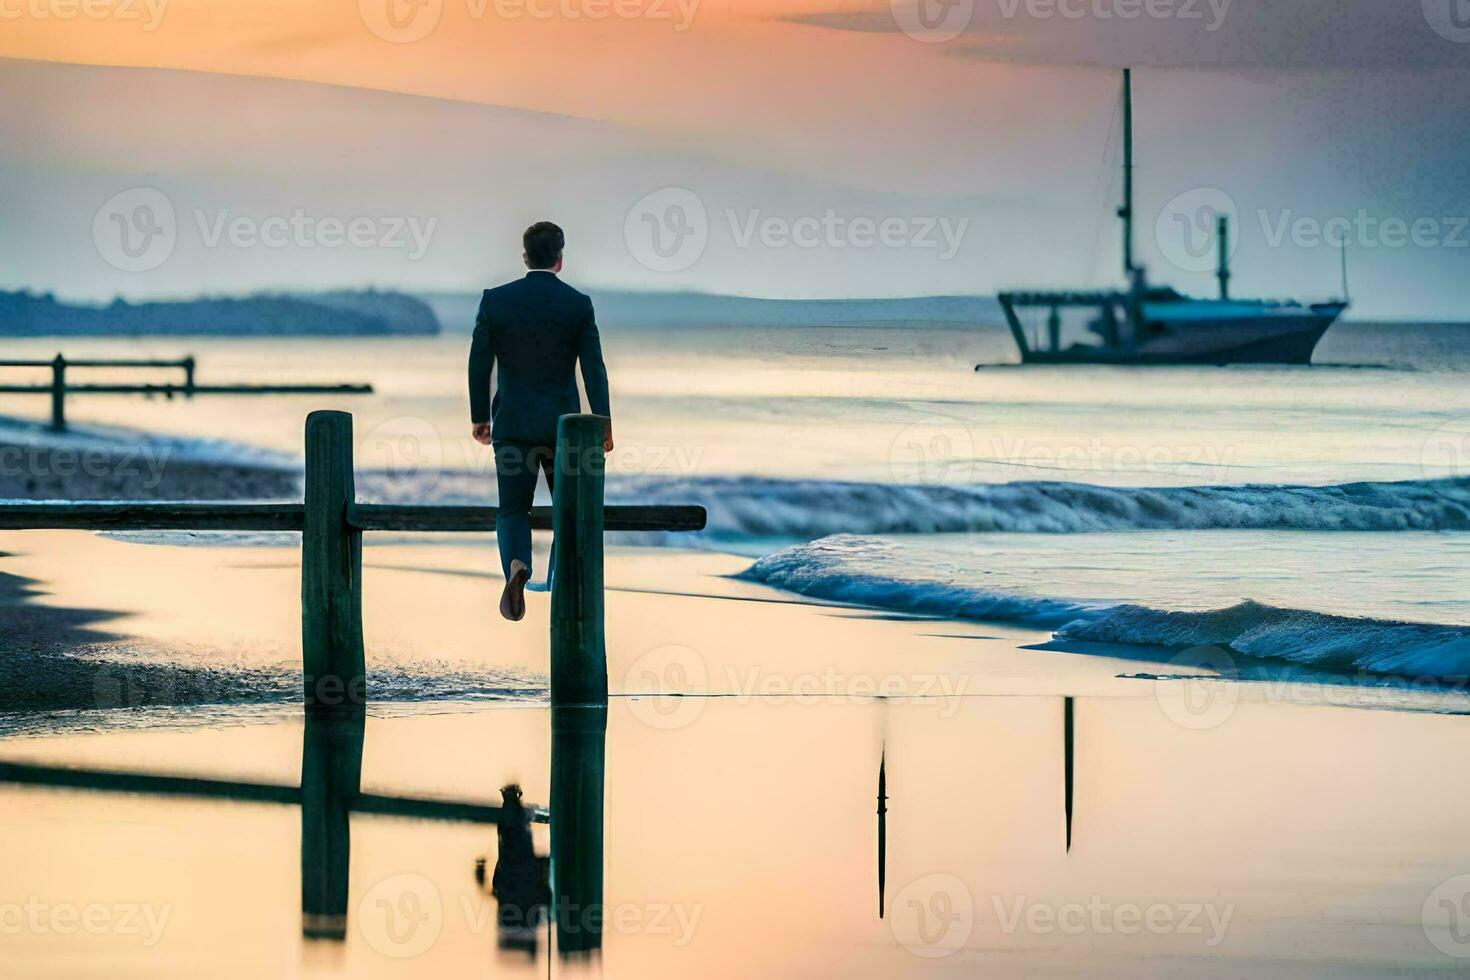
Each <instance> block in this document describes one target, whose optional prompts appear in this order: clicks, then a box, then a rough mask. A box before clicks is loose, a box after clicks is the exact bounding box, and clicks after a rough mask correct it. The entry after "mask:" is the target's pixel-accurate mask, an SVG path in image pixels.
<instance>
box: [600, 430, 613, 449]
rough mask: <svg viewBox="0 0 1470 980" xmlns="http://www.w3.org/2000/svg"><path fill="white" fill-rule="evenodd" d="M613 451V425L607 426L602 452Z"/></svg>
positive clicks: (603, 437)
mask: <svg viewBox="0 0 1470 980" xmlns="http://www.w3.org/2000/svg"><path fill="white" fill-rule="evenodd" d="M612 451H613V438H612V426H608V427H607V432H606V433H604V434H603V436H602V453H603V455H604V456H605V455H607V454H608V453H610V452H612Z"/></svg>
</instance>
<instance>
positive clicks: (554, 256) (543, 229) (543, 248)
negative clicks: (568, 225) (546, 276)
mask: <svg viewBox="0 0 1470 980" xmlns="http://www.w3.org/2000/svg"><path fill="white" fill-rule="evenodd" d="M521 242H522V243H523V244H524V245H525V247H526V265H527V266H529V267H530V268H532V269H550V268H551V267H552V266H554V265H556V264H557V263H558V262H560V261H561V250H562V249H564V248H566V244H567V236H565V235H563V234H562V231H561V229H560V228H558V227H557V226H556V225H554V224H552V223H551V222H550V221H538V222H536V223H535V224H534V225H532V226H531V227H529V228H527V229H526V233H525V234H524V235H522V236H521Z"/></svg>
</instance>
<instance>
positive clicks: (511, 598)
mask: <svg viewBox="0 0 1470 980" xmlns="http://www.w3.org/2000/svg"><path fill="white" fill-rule="evenodd" d="M529 581H531V570H530V569H529V568H527V567H526V563H525V562H523V561H521V560H520V559H519V558H516V559H514V560H512V561H511V563H510V578H508V579H506V581H505V591H504V592H502V593H500V615H502V616H504V617H505V618H506V619H508V620H510V621H511V622H512V623H519V622H520V621H521V620H523V619H525V618H526V583H527V582H529Z"/></svg>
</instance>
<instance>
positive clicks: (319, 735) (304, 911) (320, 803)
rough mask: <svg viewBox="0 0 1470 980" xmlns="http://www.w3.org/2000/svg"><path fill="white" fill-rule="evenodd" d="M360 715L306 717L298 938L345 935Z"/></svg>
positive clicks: (359, 763)
mask: <svg viewBox="0 0 1470 980" xmlns="http://www.w3.org/2000/svg"><path fill="white" fill-rule="evenodd" d="M363 724H364V718H363V715H362V713H361V712H356V713H348V714H345V715H341V714H336V715H334V714H318V713H315V712H310V711H308V712H307V715H306V735H305V738H304V739H303V740H302V750H301V933H302V935H303V936H305V937H306V938H308V939H335V940H341V939H344V938H346V936H347V878H348V867H349V864H350V860H351V854H352V832H351V828H350V825H349V822H350V820H351V813H352V807H353V804H354V803H355V802H356V800H357V795H358V791H359V788H360V783H361V780H362V740H363Z"/></svg>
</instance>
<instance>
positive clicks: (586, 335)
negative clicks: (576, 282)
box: [577, 299, 613, 452]
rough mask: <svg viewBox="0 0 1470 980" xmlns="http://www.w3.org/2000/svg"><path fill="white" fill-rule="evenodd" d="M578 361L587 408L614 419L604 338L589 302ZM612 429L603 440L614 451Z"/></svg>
mask: <svg viewBox="0 0 1470 980" xmlns="http://www.w3.org/2000/svg"><path fill="white" fill-rule="evenodd" d="M577 360H579V361H580V362H581V364H582V384H583V385H584V386H585V387H586V389H587V407H588V408H589V409H590V410H591V412H592V414H593V415H602V416H606V417H607V418H612V404H611V402H610V401H609V398H608V393H607V365H605V364H603V362H602V338H601V337H599V336H598V334H597V316H596V315H595V314H594V313H593V312H592V301H591V300H590V299H589V300H588V301H587V313H586V316H585V317H584V318H583V321H582V328H581V331H580V333H579V334H578V336H577ZM612 445H613V441H612V429H611V426H609V429H608V432H607V435H606V436H605V437H604V439H603V448H604V449H606V450H607V451H608V452H611V451H612Z"/></svg>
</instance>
